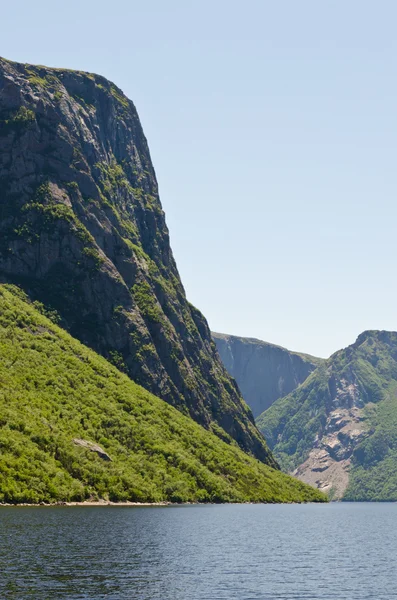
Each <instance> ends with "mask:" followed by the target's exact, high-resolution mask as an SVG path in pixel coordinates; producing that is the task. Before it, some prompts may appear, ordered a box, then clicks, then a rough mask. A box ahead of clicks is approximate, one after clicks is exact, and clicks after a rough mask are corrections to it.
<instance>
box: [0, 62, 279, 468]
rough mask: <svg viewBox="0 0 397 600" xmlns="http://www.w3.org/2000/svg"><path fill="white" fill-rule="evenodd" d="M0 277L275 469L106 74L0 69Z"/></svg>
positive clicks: (140, 137)
mask: <svg viewBox="0 0 397 600" xmlns="http://www.w3.org/2000/svg"><path fill="white" fill-rule="evenodd" d="M0 280H1V281H3V282H6V283H7V282H10V283H16V284H18V285H19V286H22V287H23V288H24V290H25V291H26V292H27V293H28V294H29V296H30V297H31V298H32V299H33V300H35V301H36V302H40V303H42V304H43V305H44V307H45V308H44V307H43V310H46V311H47V314H52V315H53V317H54V318H55V317H56V316H57V315H59V319H60V323H61V324H62V326H63V327H65V328H66V329H67V330H68V331H70V333H71V334H72V335H73V336H74V337H76V338H78V339H79V340H81V341H82V342H83V343H84V344H86V345H88V346H90V347H91V348H93V349H95V350H96V351H97V352H99V353H100V354H102V355H103V356H105V357H106V358H108V359H109V360H111V361H112V362H113V363H114V364H115V365H116V366H118V368H119V369H120V370H123V371H125V372H126V373H128V375H129V376H130V377H131V378H132V379H134V380H135V381H136V382H138V383H140V384H141V385H142V386H144V387H145V388H146V389H148V390H150V391H151V392H153V393H155V394H156V395H158V396H160V397H161V398H162V399H164V400H166V401H167V402H169V403H170V404H172V405H174V406H176V407H178V408H179V409H180V410H181V411H182V412H184V413H185V414H189V415H190V416H191V417H192V418H193V419H195V420H196V421H198V422H199V423H200V424H202V425H203V426H204V427H206V428H211V429H213V430H214V431H215V432H216V433H218V435H219V436H220V437H222V438H223V439H225V440H227V439H229V440H230V438H234V439H235V440H237V442H238V443H239V444H240V446H241V447H242V448H243V449H245V450H246V451H248V452H251V453H252V454H254V455H255V456H256V457H257V458H259V459H261V460H263V461H265V462H267V463H269V464H271V465H275V462H274V461H273V458H272V456H271V454H270V452H269V450H268V448H267V446H266V443H265V441H264V439H263V438H262V436H261V434H260V433H259V432H258V430H257V429H256V427H255V424H254V421H253V417H252V414H251V411H250V410H249V408H248V407H247V406H246V404H245V403H244V401H243V400H242V398H241V395H240V393H239V391H238V389H237V386H236V385H235V383H234V381H233V380H232V379H231V378H230V377H229V375H228V374H227V372H226V371H225V369H224V367H223V365H222V364H221V361H220V360H219V357H218V354H217V352H216V348H215V344H214V342H213V341H212V339H211V335H210V331H209V329H208V325H207V322H206V320H205V318H204V317H203V316H202V314H201V313H200V312H199V311H198V310H197V309H196V308H194V307H193V306H192V305H191V304H189V303H188V301H187V300H186V296H185V292H184V289H183V286H182V283H181V281H180V278H179V274H178V271H177V268H176V265H175V261H174V258H173V255H172V251H171V248H170V243H169V235H168V229H167V226H166V223H165V218H164V213H163V210H162V208H161V204H160V200H159V195H158V186H157V181H156V176H155V172H154V169H153V165H152V162H151V159H150V154H149V149H148V145H147V142H146V139H145V136H144V133H143V131H142V127H141V124H140V122H139V118H138V114H137V112H136V109H135V107H134V105H133V103H132V102H131V101H130V100H128V99H127V98H126V97H125V96H124V94H123V93H122V91H121V90H120V89H119V88H117V87H116V86H115V85H114V84H112V83H111V82H109V81H107V80H106V79H104V78H103V77H100V76H98V75H93V74H89V73H83V72H77V71H69V70H66V69H49V68H46V67H37V66H31V65H25V64H17V63H12V62H10V61H7V60H4V59H0Z"/></svg>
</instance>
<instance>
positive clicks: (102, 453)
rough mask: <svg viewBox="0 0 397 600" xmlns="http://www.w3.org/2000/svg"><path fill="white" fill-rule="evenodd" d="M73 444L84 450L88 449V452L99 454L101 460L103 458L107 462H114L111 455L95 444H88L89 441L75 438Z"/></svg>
mask: <svg viewBox="0 0 397 600" xmlns="http://www.w3.org/2000/svg"><path fill="white" fill-rule="evenodd" d="M73 444H74V445H75V446H81V447H82V448H86V449H87V450H90V451H91V452H96V454H98V456H99V458H102V459H103V460H106V461H111V460H112V459H111V458H110V456H109V454H108V453H107V452H105V450H103V449H102V448H101V447H100V446H99V445H98V444H95V443H94V442H88V441H87V440H81V439H79V438H75V439H74V440H73Z"/></svg>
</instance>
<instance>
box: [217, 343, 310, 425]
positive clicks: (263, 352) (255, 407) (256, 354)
mask: <svg viewBox="0 0 397 600" xmlns="http://www.w3.org/2000/svg"><path fill="white" fill-rule="evenodd" d="M212 337H213V339H214V340H215V343H216V347H217V349H218V352H219V354H220V357H221V359H222V362H223V364H224V365H225V367H226V369H227V370H228V371H229V373H230V375H231V376H232V377H234V379H235V380H236V381H237V383H238V386H239V388H240V390H241V392H242V394H243V398H244V400H245V401H246V402H247V404H248V406H249V407H250V408H251V410H252V412H253V415H254V417H257V416H258V415H260V414H261V413H262V412H263V411H264V410H266V409H267V408H269V406H271V405H272V404H273V402H274V401H275V400H277V398H281V397H282V396H286V395H287V394H289V393H290V392H292V391H293V390H294V389H295V388H297V387H298V385H300V384H301V383H303V382H304V381H305V379H306V378H307V377H308V376H309V375H310V373H311V372H312V371H313V370H314V369H315V368H316V367H317V365H318V364H319V363H321V359H317V358H314V357H312V356H308V355H305V354H298V353H296V352H290V351H289V350H286V349H285V348H282V347H281V346H275V345H274V344H268V343H267V342H262V341H261V340H257V339H254V338H243V337H237V336H235V335H225V334H223V333H214V332H212Z"/></svg>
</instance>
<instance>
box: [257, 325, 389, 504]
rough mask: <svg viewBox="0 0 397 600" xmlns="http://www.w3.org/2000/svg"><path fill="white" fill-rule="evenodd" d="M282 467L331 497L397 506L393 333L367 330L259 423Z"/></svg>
mask: <svg viewBox="0 0 397 600" xmlns="http://www.w3.org/2000/svg"><path fill="white" fill-rule="evenodd" d="M257 424H258V426H259V428H260V429H261V431H262V432H263V433H264V435H265V436H266V439H267V440H268V443H269V445H270V447H271V449H272V450H273V451H274V454H275V456H276V458H277V459H278V460H279V461H280V464H281V465H282V467H283V468H284V469H285V470H287V471H290V472H294V474H295V475H296V476H297V477H299V478H300V479H301V480H302V481H305V482H307V483H311V484H312V485H316V486H317V487H318V488H319V489H321V490H323V491H326V492H327V493H328V494H329V495H330V497H331V498H334V499H343V500H360V501H361V500H392V501H396V500H397V333H395V332H388V331H365V332H364V333H362V334H361V335H360V336H359V337H358V338H357V341H356V342H355V343H354V344H352V345H351V346H349V347H348V348H346V349H344V350H340V351H339V352H336V353H335V354H333V355H332V356H331V358H329V359H328V360H327V361H326V362H325V363H324V364H323V365H320V366H319V367H318V368H317V369H316V370H315V371H314V372H313V373H312V374H311V375H310V376H309V377H308V379H307V380H306V381H305V382H304V383H303V384H302V385H301V386H300V387H299V388H297V389H296V390H295V391H293V392H292V393H291V394H289V395H287V396H286V397H284V398H281V399H279V400H277V401H276V402H275V403H274V404H273V405H272V406H271V407H270V408H269V409H268V410H266V411H265V412H264V413H263V414H262V415H261V416H260V417H259V418H258V419H257Z"/></svg>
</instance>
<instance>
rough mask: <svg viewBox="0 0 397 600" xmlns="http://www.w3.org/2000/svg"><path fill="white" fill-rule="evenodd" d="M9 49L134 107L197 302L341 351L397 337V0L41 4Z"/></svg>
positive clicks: (7, 9) (294, 342) (243, 329)
mask: <svg viewBox="0 0 397 600" xmlns="http://www.w3.org/2000/svg"><path fill="white" fill-rule="evenodd" d="M1 19H2V35H1V46H0V54H1V55H2V56H4V57H6V58H9V59H12V60H16V61H22V62H33V63H41V64H47V65H50V66H56V67H69V68H76V69H82V70H88V71H93V72H96V73H100V74H102V75H105V76H106V77H108V78H109V79H111V80H113V81H114V82H115V83H116V84H117V85H118V86H119V87H121V88H122V89H123V90H124V92H125V93H126V94H127V95H128V96H129V97H130V98H132V99H133V101H134V102H135V104H136V106H137V108H138V112H139V114H140V117H141V120H142V123H143V127H144V130H145V132H146V136H147V138H148V140H149V145H150V149H151V154H152V158H153V161H154V165H155V168H156V172H157V177H158V180H159V185H160V194H161V200H162V203H163V207H164V209H165V211H166V215H167V222H168V226H169V228H170V233H171V243H172V247H173V250H174V254H175V257H176V260H177V263H178V267H179V270H180V273H181V276H182V280H183V283H184V285H185V288H186V291H187V295H188V297H189V299H190V301H191V302H193V303H194V304H195V305H196V306H198V307H199V308H200V309H201V310H202V311H203V312H204V314H205V315H206V317H207V319H208V320H209V323H210V326H211V328H212V329H214V330H215V331H221V332H225V333H234V334H237V335H244V336H251V337H258V338H261V339H264V340H267V341H270V342H274V343H277V344H281V345H284V346H287V347H289V348H291V349H294V350H300V351H305V352H309V353H312V354H317V355H319V356H328V355H329V354H330V353H331V352H333V351H335V350H337V349H339V348H341V347H343V346H346V345H348V344H350V343H352V342H353V341H354V340H355V338H356V336H357V335H358V334H359V333H360V332H361V331H363V330H364V329H392V330H396V329H397V281H396V257H397V207H396V205H397V202H396V200H397V170H396V157H397V147H396V146H397V135H396V134H397V131H396V129H397V122H396V116H397V98H396V96H397V77H396V66H397V35H396V23H397V3H395V2H394V1H393V0H390V1H384V0H378V1H377V2H374V1H373V0H371V1H368V0H348V1H346V0H332V1H330V0H321V1H319V0H299V2H298V1H297V0H289V1H287V0H280V1H275V0H262V1H260V0H245V1H244V2H234V1H233V0H227V1H226V0H212V1H209V0H201V1H200V2H199V1H196V2H188V1H186V0H167V1H166V2H165V1H161V0H145V1H142V0H140V1H139V2H136V1H135V0H129V1H127V0H126V1H121V0H113V1H112V2H104V1H102V0H96V1H95V2H93V1H91V0H88V1H87V0H79V1H76V0H69V1H67V2H59V3H58V2H54V0H51V1H49V0H37V1H36V2H31V1H29V2H27V1H26V0H22V1H20V2H18V4H14V5H11V3H7V6H4V7H2V17H1Z"/></svg>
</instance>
